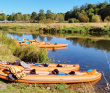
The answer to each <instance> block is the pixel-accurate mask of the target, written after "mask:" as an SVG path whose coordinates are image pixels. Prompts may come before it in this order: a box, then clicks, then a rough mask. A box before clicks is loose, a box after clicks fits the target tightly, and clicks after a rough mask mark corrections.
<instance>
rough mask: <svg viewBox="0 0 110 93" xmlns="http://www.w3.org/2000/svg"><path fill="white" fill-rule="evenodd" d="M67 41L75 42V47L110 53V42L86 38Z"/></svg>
mask: <svg viewBox="0 0 110 93" xmlns="http://www.w3.org/2000/svg"><path fill="white" fill-rule="evenodd" d="M67 40H70V41H73V45H76V44H80V46H81V47H84V48H91V47H93V48H95V49H101V50H106V51H107V52H110V47H109V46H110V40H91V39H86V38H67Z"/></svg>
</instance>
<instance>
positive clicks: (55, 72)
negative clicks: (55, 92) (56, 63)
mask: <svg viewBox="0 0 110 93" xmlns="http://www.w3.org/2000/svg"><path fill="white" fill-rule="evenodd" d="M51 73H52V74H54V75H58V74H59V71H58V69H54V70H53V71H52V72H51Z"/></svg>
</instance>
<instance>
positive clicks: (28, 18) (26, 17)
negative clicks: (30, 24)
mask: <svg viewBox="0 0 110 93" xmlns="http://www.w3.org/2000/svg"><path fill="white" fill-rule="evenodd" d="M30 18H31V15H29V14H24V15H23V19H24V21H29V20H30Z"/></svg>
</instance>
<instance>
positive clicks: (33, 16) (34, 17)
mask: <svg viewBox="0 0 110 93" xmlns="http://www.w3.org/2000/svg"><path fill="white" fill-rule="evenodd" d="M37 17H38V14H37V13H36V12H32V14H31V20H32V22H35V21H36V20H37Z"/></svg>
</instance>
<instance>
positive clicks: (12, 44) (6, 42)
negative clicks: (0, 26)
mask: <svg viewBox="0 0 110 93" xmlns="http://www.w3.org/2000/svg"><path fill="white" fill-rule="evenodd" d="M0 47H1V48H0V49H1V51H2V52H1V53H0V54H1V60H4V59H5V57H6V58H7V59H6V61H12V60H13V59H16V58H17V59H21V60H24V61H28V62H46V61H47V59H48V57H47V50H46V49H40V48H38V47H37V46H32V45H29V46H18V45H17V43H16V40H13V39H10V38H8V37H7V36H6V35H5V34H2V33H1V34H0ZM7 55H9V56H7ZM12 56H13V57H12ZM3 57H4V58H3ZM13 61H14V60H13Z"/></svg>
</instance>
